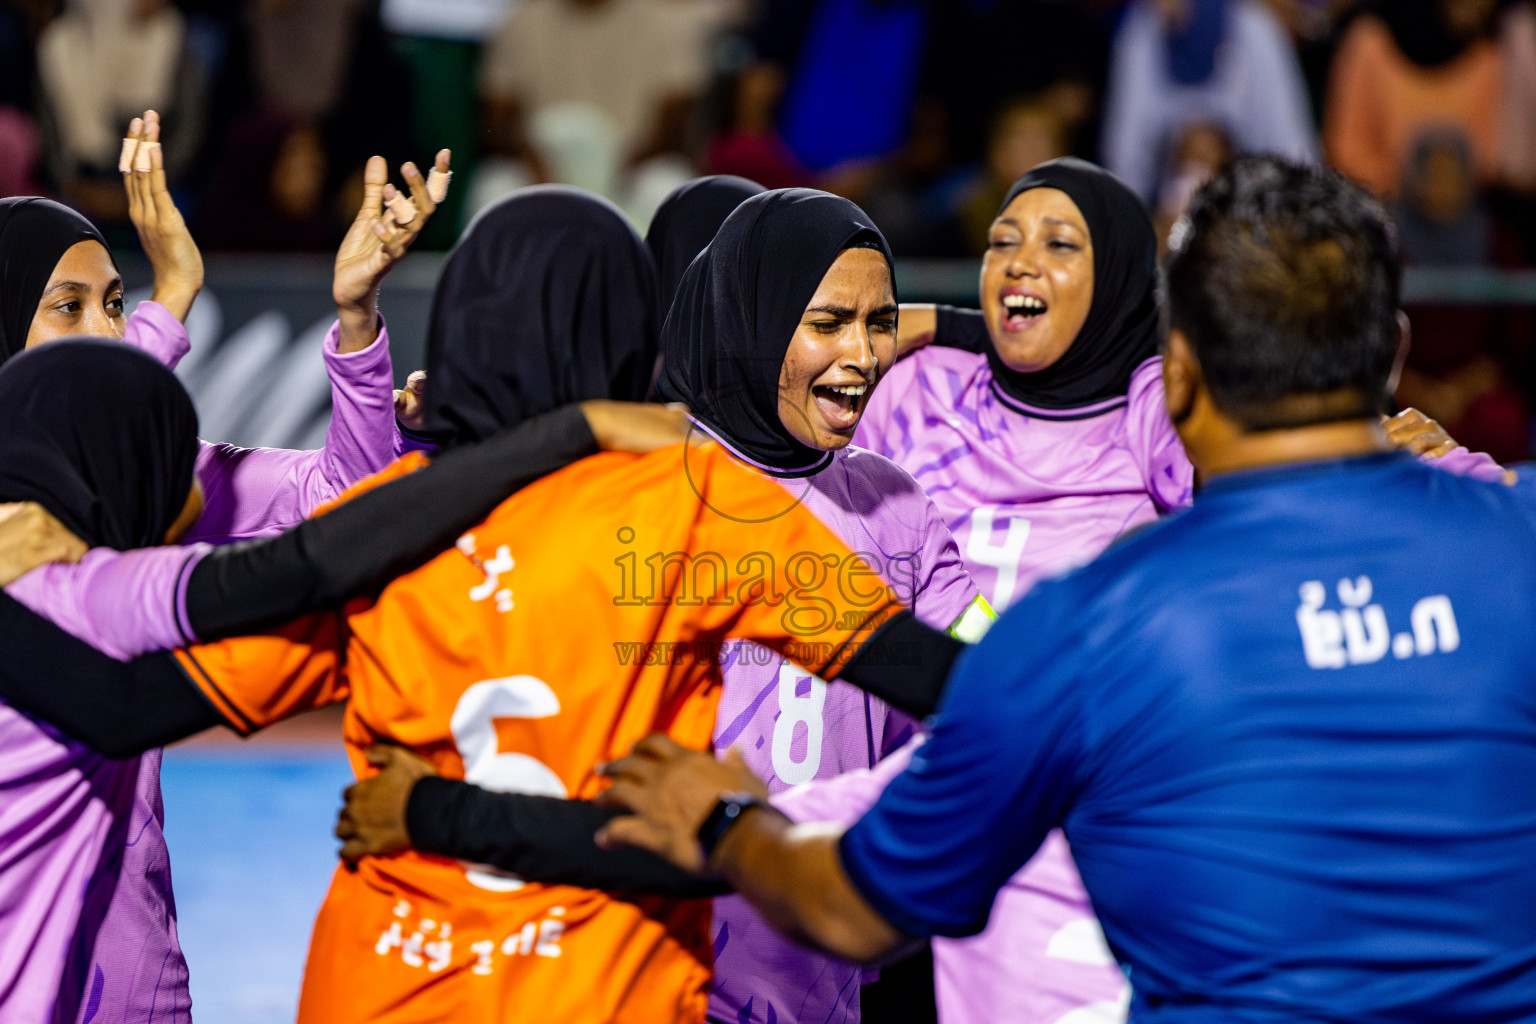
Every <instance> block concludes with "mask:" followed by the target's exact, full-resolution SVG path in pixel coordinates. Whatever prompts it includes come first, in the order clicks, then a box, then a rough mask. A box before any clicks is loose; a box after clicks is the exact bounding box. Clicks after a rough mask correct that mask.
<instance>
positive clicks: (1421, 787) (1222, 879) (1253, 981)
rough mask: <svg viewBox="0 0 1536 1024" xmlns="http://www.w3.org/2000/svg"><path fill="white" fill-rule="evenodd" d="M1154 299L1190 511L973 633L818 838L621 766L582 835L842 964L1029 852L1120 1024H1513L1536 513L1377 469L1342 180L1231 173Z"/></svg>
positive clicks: (1370, 220)
mask: <svg viewBox="0 0 1536 1024" xmlns="http://www.w3.org/2000/svg"><path fill="white" fill-rule="evenodd" d="M1167 275H1168V289H1167V291H1168V306H1169V309H1168V312H1169V323H1170V332H1169V337H1168V342H1167V351H1166V358H1165V363H1164V384H1165V387H1166V391H1167V398H1168V407H1169V410H1170V413H1171V415H1172V416H1173V419H1174V422H1175V424H1176V425H1177V426H1178V429H1179V433H1180V436H1181V437H1182V438H1183V440H1184V443H1185V447H1186V449H1187V450H1188V452H1189V455H1190V458H1191V459H1192V460H1193V461H1194V463H1195V466H1196V467H1197V469H1198V470H1199V472H1200V475H1201V478H1202V479H1203V481H1204V489H1203V490H1202V491H1201V493H1200V494H1199V496H1198V498H1197V499H1196V501H1195V504H1194V507H1193V509H1191V510H1190V511H1188V512H1187V513H1185V514H1183V515H1180V516H1177V517H1175V518H1173V519H1171V520H1168V521H1166V522H1164V523H1161V524H1159V525H1157V526H1155V527H1153V528H1151V529H1148V530H1146V531H1144V532H1142V533H1140V534H1139V535H1137V536H1135V537H1134V538H1131V539H1129V540H1126V541H1125V542H1123V543H1122V544H1120V545H1119V546H1117V547H1116V548H1113V549H1111V550H1110V551H1109V552H1107V553H1106V554H1105V555H1104V556H1103V557H1101V558H1099V559H1098V560H1097V561H1095V562H1093V563H1092V564H1090V565H1088V566H1086V567H1085V568H1083V569H1080V570H1078V571H1076V572H1074V573H1071V574H1069V575H1067V576H1064V577H1061V578H1059V579H1056V580H1053V581H1048V582H1045V583H1042V584H1041V585H1039V586H1038V587H1036V588H1035V589H1034V591H1033V592H1032V593H1031V594H1030V595H1028V596H1027V597H1025V598H1024V599H1023V600H1021V601H1020V602H1019V603H1018V604H1017V605H1015V606H1014V607H1013V608H1012V609H1011V610H1010V611H1009V612H1008V613H1007V614H1006V615H1004V616H1003V617H1002V618H1001V619H1000V620H999V621H998V623H997V624H996V626H994V627H993V629H992V632H991V633H990V634H989V635H988V636H987V638H986V639H985V640H984V641H983V642H982V643H981V644H980V645H979V646H978V647H976V648H975V649H974V650H973V651H971V652H970V653H968V654H967V655H965V656H964V657H963V660H962V661H961V662H960V664H959V665H958V667H957V669H956V671H955V674H954V676H953V678H952V679H951V682H950V684H949V686H948V688H947V690H946V693H945V696H944V699H943V701H942V703H941V705H940V710H939V713H938V715H937V716H936V718H935V719H934V721H933V730H932V738H931V739H930V740H929V741H928V743H927V744H926V745H925V746H923V747H922V748H921V749H920V750H919V751H918V753H917V755H916V756H915V757H914V759H913V762H912V764H911V767H910V768H909V769H908V770H907V771H906V772H905V774H903V775H901V776H899V777H898V778H897V779H896V780H895V781H894V782H893V783H892V784H891V785H890V787H889V788H888V789H887V790H886V791H885V793H884V794H883V796H882V797H881V798H880V800H879V802H878V803H877V804H876V805H875V807H874V808H873V809H872V810H871V811H870V812H869V814H868V815H867V816H865V817H864V818H863V819H862V820H861V821H859V822H858V823H857V824H855V825H854V826H853V827H852V828H850V829H848V830H847V831H846V833H843V834H841V835H839V834H838V830H836V829H832V828H828V827H820V828H816V827H801V828H796V827H792V826H791V825H789V823H788V822H787V821H786V820H784V819H783V818H782V817H780V816H778V815H777V814H776V813H774V812H772V811H771V810H767V809H765V808H763V807H762V806H761V805H760V804H759V803H757V802H756V800H755V798H754V797H752V796H750V795H748V794H750V793H751V792H753V791H754V790H755V785H754V780H752V779H751V778H750V776H748V775H746V774H745V772H744V770H743V769H742V768H741V767H740V762H739V761H737V760H735V759H727V760H726V761H725V762H715V761H713V760H712V759H710V758H708V757H707V756H705V755H699V754H695V753H692V752H687V751H682V750H681V749H679V748H677V747H676V746H675V745H673V744H670V743H668V742H666V741H664V740H661V739H655V738H653V739H651V740H647V741H645V743H643V744H641V745H640V746H639V747H638V748H637V749H636V751H635V753H634V754H632V755H631V756H630V757H628V758H625V759H624V760H623V761H620V762H617V763H616V764H615V765H613V766H611V768H610V773H611V774H613V775H614V777H615V779H616V782H615V785H614V787H613V789H612V791H611V799H613V800H615V801H617V802H619V803H622V804H625V805H626V806H629V807H630V808H632V809H634V810H636V811H637V812H639V813H638V814H636V815H635V816H632V817H627V818H620V819H617V820H616V821H615V822H614V823H613V824H612V825H610V826H609V827H608V829H607V830H606V832H605V834H604V835H602V836H601V837H600V838H601V839H602V841H604V842H606V843H612V842H621V841H622V842H633V843H636V844H638V845H642V846H646V847H649V848H650V849H652V850H655V851H656V852H659V853H662V854H664V855H666V856H668V857H670V858H671V859H673V860H674V861H676V862H677V863H679V864H682V865H683V866H685V867H692V868H694V869H705V868H707V869H708V870H710V871H713V872H715V873H717V874H719V875H721V876H723V877H724V878H725V879H726V880H727V881H729V882H730V883H732V884H733V885H734V886H735V887H736V888H737V889H738V890H739V891H741V892H742V893H743V894H745V895H746V896H747V897H748V898H749V899H751V900H752V901H753V902H754V903H756V904H757V905H758V906H759V907H760V908H761V909H762V910H763V911H764V913H765V914H766V915H767V916H768V917H769V918H770V919H771V920H773V921H774V923H775V924H777V925H779V926H780V927H781V928H783V929H784V930H786V931H788V932H790V933H791V934H794V935H797V936H799V937H801V938H803V939H804V940H806V941H808V942H812V943H815V944H817V945H820V946H822V947H824V948H826V949H829V950H831V951H833V952H835V953H838V954H841V955H843V956H847V957H850V958H856V959H863V960H874V959H878V958H881V957H884V956H888V955H890V954H891V953H892V952H893V951H896V950H898V949H900V948H901V947H902V946H904V945H905V944H906V943H907V942H909V941H910V940H911V939H912V938H914V937H922V936H930V935H950V936H962V935H970V934H974V933H976V932H978V931H980V930H981V929H982V927H983V926H984V925H985V923H986V919H987V914H988V911H989V910H990V907H991V904H992V899H993V896H994V895H995V894H996V892H997V889H998V888H999V886H1001V885H1002V883H1003V881H1004V880H1005V879H1007V878H1008V877H1009V876H1010V875H1012V874H1013V873H1014V871H1016V870H1017V869H1018V868H1019V867H1020V866H1021V865H1022V864H1023V863H1024V862H1025V861H1026V860H1028V859H1029V857H1030V856H1031V855H1032V854H1033V853H1034V851H1035V849H1036V847H1037V846H1038V845H1039V844H1040V842H1041V841H1042V839H1043V838H1044V837H1045V835H1046V833H1047V831H1048V830H1050V829H1051V828H1053V827H1056V826H1060V827H1062V828H1063V829H1064V830H1065V832H1066V836H1067V838H1068V840H1069V842H1070V843H1071V845H1072V851H1073V854H1074V856H1075V858H1076V860H1077V865H1078V867H1079V869H1080V870H1081V872H1082V876H1083V881H1084V882H1085V883H1086V885H1087V888H1088V892H1089V894H1090V895H1091V897H1092V898H1093V902H1094V906H1095V908H1096V909H1097V911H1098V913H1099V915H1100V917H1101V920H1102V923H1103V926H1104V932H1105V935H1106V937H1107V938H1108V940H1109V943H1110V945H1111V947H1112V948H1113V950H1114V951H1115V954H1116V955H1117V957H1118V958H1119V959H1120V961H1121V963H1122V964H1123V965H1125V967H1126V969H1127V971H1128V972H1129V974H1130V978H1131V982H1132V985H1133V988H1134V991H1135V995H1134V997H1133V1003H1132V1017H1133V1019H1143V1020H1152V1019H1156V1020H1168V1021H1179V1022H1206V1021H1210V1022H1216V1021H1222V1022H1227V1021H1254V1022H1271V1021H1272V1022H1279V1021H1303V1020H1305V1021H1317V1020H1328V1021H1351V1022H1355V1021H1359V1022H1365V1021H1394V1022H1399V1021H1442V1020H1443V1021H1456V1022H1470V1021H1512V1020H1529V1019H1532V1018H1536V511H1533V510H1536V505H1533V503H1532V502H1531V499H1530V497H1529V496H1528V495H1527V494H1526V493H1524V492H1525V490H1526V489H1525V488H1523V487H1516V488H1511V487H1506V486H1503V485H1500V484H1486V483H1478V482H1474V481H1470V480H1465V479H1461V478H1457V477H1454V476H1451V475H1449V474H1447V473H1443V472H1438V471H1435V470H1432V469H1427V468H1424V467H1422V466H1421V465H1419V464H1418V463H1417V462H1416V461H1415V460H1414V459H1413V458H1411V457H1410V456H1408V455H1407V454H1397V453H1392V452H1390V451H1389V450H1388V445H1387V443H1386V442H1385V440H1384V439H1383V438H1382V435H1381V432H1380V429H1379V427H1378V425H1377V424H1378V415H1377V414H1378V413H1379V412H1380V407H1381V405H1382V404H1383V402H1384V399H1385V396H1386V395H1387V394H1388V393H1389V381H1390V378H1391V376H1392V372H1393V366H1394V359H1395V357H1396V355H1397V353H1398V351H1399V349H1400V347H1401V346H1400V345H1399V340H1398V339H1399V336H1400V332H1399V328H1398V325H1397V319H1396V309H1397V302H1398V280H1399V274H1398V267H1397V263H1396V259H1395V255H1394V249H1393V240H1392V233H1391V229H1390V227H1389V226H1388V224H1387V221H1386V218H1385V215H1384V214H1383V212H1382V211H1381V208H1380V207H1379V205H1378V204H1377V203H1376V202H1375V200H1373V199H1371V198H1370V197H1368V196H1367V195H1366V194H1365V193H1364V192H1362V191H1361V190H1359V189H1358V188H1356V187H1355V186H1353V185H1351V184H1349V183H1348V182H1346V181H1345V180H1344V179H1343V178H1342V177H1340V176H1338V175H1336V174H1334V173H1333V172H1331V171H1327V170H1322V169H1317V168H1309V167H1302V166H1298V165H1292V164H1288V163H1285V162H1283V161H1280V160H1277V159H1273V158H1260V159H1247V160H1242V161H1239V162H1238V163H1237V164H1236V165H1235V166H1234V167H1232V168H1231V169H1230V170H1228V171H1227V172H1225V173H1223V174H1222V175H1220V176H1219V177H1218V178H1217V179H1216V180H1214V181H1213V182H1212V183H1211V184H1210V185H1208V186H1207V187H1206V188H1205V189H1204V190H1203V192H1202V193H1201V194H1200V195H1199V196H1198V197H1197V198H1196V200H1195V202H1194V203H1193V205H1192V207H1191V210H1190V213H1189V215H1188V218H1187V220H1186V221H1185V222H1183V223H1182V224H1181V225H1179V226H1178V227H1176V228H1175V231H1174V237H1173V241H1172V244H1171V257H1170V262H1169V266H1168V271H1167Z"/></svg>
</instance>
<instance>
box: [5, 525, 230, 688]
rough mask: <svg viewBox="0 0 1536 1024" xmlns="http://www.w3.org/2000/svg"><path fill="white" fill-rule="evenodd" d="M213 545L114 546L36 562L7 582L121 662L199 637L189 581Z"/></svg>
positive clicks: (10, 590)
mask: <svg viewBox="0 0 1536 1024" xmlns="http://www.w3.org/2000/svg"><path fill="white" fill-rule="evenodd" d="M208 551H209V547H208V545H206V544H191V545H188V546H186V547H163V548H142V549H140V550H137V551H114V550H112V549H111V548H92V549H91V550H90V551H88V552H86V555H85V557H84V558H82V559H81V560H80V561H79V562H78V563H76V564H74V565H65V564H62V563H54V564H52V565H44V566H40V567H39V568H36V569H33V570H32V571H31V572H29V573H27V574H26V575H25V576H23V577H21V578H20V579H18V580H16V581H15V582H14V583H12V584H11V585H10V586H8V587H6V588H5V592H6V593H7V594H9V595H10V596H11V597H13V598H15V599H16V600H17V601H20V602H21V603H22V604H24V605H26V606H27V607H28V608H30V609H31V610H32V611H34V612H36V613H37V614H39V615H41V616H43V617H44V618H46V619H48V620H49V621H51V622H53V624H54V625H56V626H58V627H59V628H60V629H62V630H64V631H65V632H67V633H69V634H71V635H73V636H75V637H78V638H79V639H81V640H84V641H85V642H86V643H88V644H90V645H91V646H92V647H94V648H96V649H97V650H99V651H101V652H102V653H103V654H106V655H108V656H110V657H113V658H116V659H117V660H118V661H127V660H129V659H130V658H136V657H138V656H139V655H141V654H148V653H150V652H151V651H163V650H169V649H171V648H174V647H182V646H185V645H186V644H187V643H189V642H191V641H192V639H193V637H192V631H191V628H190V627H189V626H188V625H187V622H186V608H185V605H186V587H187V580H188V578H189V577H190V576H191V575H192V567H193V566H195V565H196V564H197V563H198V561H199V560H200V559H201V558H202V557H203V556H204V555H205V554H207V553H208Z"/></svg>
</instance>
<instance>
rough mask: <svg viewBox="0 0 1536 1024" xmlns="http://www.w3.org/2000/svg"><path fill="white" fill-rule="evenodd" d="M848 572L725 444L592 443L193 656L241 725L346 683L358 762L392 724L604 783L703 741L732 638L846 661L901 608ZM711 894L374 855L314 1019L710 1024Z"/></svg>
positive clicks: (841, 558) (532, 779) (845, 559)
mask: <svg viewBox="0 0 1536 1024" xmlns="http://www.w3.org/2000/svg"><path fill="white" fill-rule="evenodd" d="M409 468H410V466H409V465H406V466H401V467H398V468H394V469H392V470H386V471H385V474H382V475H397V474H398V473H399V472H402V471H404V470H406V469H409ZM370 483H371V482H365V483H364V484H362V485H359V486H360V487H362V486H369V485H370ZM850 567H851V571H852V572H859V573H860V574H861V576H863V575H867V571H865V570H863V569H862V568H861V567H860V566H859V564H858V560H857V557H856V556H854V555H853V554H852V553H851V552H850V551H849V550H848V549H847V548H846V547H845V546H844V545H843V543H842V542H841V541H840V540H838V539H837V537H836V536H834V535H833V534H832V533H831V532H830V531H829V530H828V529H827V528H826V527H824V526H823V525H822V524H821V523H820V522H819V521H817V520H816V519H815V518H814V517H813V516H812V515H811V514H810V513H809V512H807V511H806V510H805V509H804V508H803V507H801V506H799V505H798V504H797V503H796V502H795V500H794V497H793V494H792V493H791V492H790V491H789V490H786V488H785V487H783V486H782V485H781V484H780V483H778V482H777V481H774V480H772V479H770V478H768V477H765V476H762V475H760V474H758V473H756V472H754V471H752V470H750V469H748V468H746V467H744V466H742V465H741V464H740V463H738V462H736V461H735V460H734V459H732V458H731V457H730V456H729V455H728V454H726V453H725V452H724V451H723V450H722V449H720V448H719V447H718V446H713V445H711V446H706V447H705V448H702V449H699V448H695V449H687V448H684V447H682V446H679V447H675V448H670V449H666V450H663V451H660V452H655V453H653V454H651V455H647V456H633V455H620V454H605V455H596V456H593V457H591V458H588V459H584V460H583V461H581V462H579V463H576V464H575V465H573V466H570V467H568V468H567V469H565V470H562V471H560V472H558V473H555V474H552V475H551V476H549V477H546V478H544V479H543V480H541V481H539V482H538V483H535V484H533V485H531V486H529V487H527V488H525V489H524V490H522V491H521V492H519V493H518V494H516V495H514V496H513V497H512V498H510V499H508V500H507V501H506V502H504V503H503V504H502V505H501V506H500V507H499V508H498V509H497V510H496V511H495V512H494V513H492V515H491V516H490V517H489V518H488V519H487V520H486V521H485V522H483V523H481V524H480V525H479V526H477V527H476V528H475V529H474V530H473V531H471V532H470V533H469V534H466V535H465V536H464V537H463V538H461V540H460V541H459V544H458V546H457V548H455V549H452V550H449V551H447V552H444V553H443V554H441V555H439V556H438V557H437V558H435V559H434V560H433V561H431V562H429V563H427V564H426V565H424V566H422V567H421V568H420V569H417V570H416V571H414V572H412V573H409V574H407V575H405V576H402V577H401V578H399V579H397V580H396V581H395V582H394V583H392V584H391V585H390V586H389V587H388V588H386V589H385V590H384V591H383V592H382V593H381V594H380V595H379V596H378V598H377V599H375V600H372V601H360V602H355V603H354V604H353V605H351V606H349V607H348V608H347V610H346V612H345V613H344V614H335V613H332V614H325V615H317V616H312V617H309V618H306V619H304V620H301V621H299V622H297V623H294V624H291V625H290V626H288V627H286V628H284V629H282V630H277V631H274V632H273V633H271V634H268V635H264V636H256V637H242V638H238V639H234V640H228V641H223V642H220V643H214V644H207V645H202V646H198V647H194V648H191V649H189V650H188V651H185V652H182V653H181V655H180V657H181V659H182V663H183V665H184V667H186V669H187V670H188V672H189V674H190V675H191V676H192V678H193V679H194V681H195V682H196V683H197V685H198V686H199V687H200V688H201V689H202V690H203V691H204V693H205V694H206V695H207V696H208V698H209V700H211V701H212V702H213V703H214V704H215V706H217V707H218V708H220V709H221V710H222V711H223V713H224V714H225V716H226V717H227V718H228V720H229V722H230V724H231V725H232V726H233V727H235V728H237V729H239V730H242V731H249V730H251V729H254V728H259V727H261V726H263V725H266V724H269V723H271V722H273V721H275V720H277V719H278V718H281V717H283V716H285V715H287V714H291V713H293V712H295V711H298V710H302V709H304V708H308V707H313V706H316V705H318V704H322V703H327V702H333V701H339V700H342V699H348V700H349V704H348V707H347V715H346V723H345V729H344V735H345V739H346V743H347V746H348V749H349V753H350V755H351V758H352V762H353V766H354V769H355V770H356V771H357V773H358V774H359V776H366V775H369V774H372V773H373V770H372V769H371V768H370V767H369V766H368V765H367V763H366V762H365V761H364V759H363V758H362V756H361V751H362V750H363V749H364V748H366V747H367V746H368V745H369V744H371V743H373V742H375V741H377V740H385V741H389V742H393V743H398V744H401V745H403V746H406V747H409V748H411V749H412V750H414V751H416V752H417V753H419V754H422V755H423V756H425V757H427V758H429V759H430V760H431V761H432V763H433V764H434V765H435V766H436V768H437V769H438V771H440V772H441V773H442V774H443V775H445V776H448V777H452V778H464V779H467V780H468V781H470V782H473V783H477V784H479V785H481V786H484V787H486V788H488V789H493V790H501V791H515V792H524V793H538V794H547V795H552V796H567V795H569V796H573V797H592V796H595V795H596V794H597V793H598V792H599V791H600V790H601V789H602V788H603V784H602V781H601V779H600V778H599V776H597V775H596V774H595V772H594V766H595V765H597V764H599V763H601V762H604V761H609V760H612V759H614V758H617V757H619V756H622V755H623V754H625V753H626V752H627V751H628V749H629V747H630V745H631V744H632V743H634V742H635V741H636V740H639V739H640V738H641V737H643V736H646V735H647V734H649V733H652V732H657V731H662V732H666V733H667V734H669V735H670V736H672V738H674V739H676V740H677V741H678V742H680V743H682V744H684V745H687V746H690V747H693V748H696V749H708V748H709V744H710V734H711V728H712V726H713V723H714V717H715V708H716V704H717V701H718V698H719V692H720V671H719V668H718V665H717V656H718V649H717V645H718V644H719V643H720V642H722V641H725V640H727V639H732V640H734V639H745V640H755V641H757V642H758V643H761V644H763V645H764V646H766V647H769V648H772V649H775V650H777V651H780V652H782V653H783V654H784V655H785V656H787V657H790V658H791V659H793V660H796V661H798V662H800V663H801V664H802V667H804V668H807V669H809V670H811V671H813V672H816V673H817V674H818V675H821V676H822V677H823V678H833V677H835V676H836V675H837V673H838V671H839V669H840V668H841V667H842V666H843V665H844V664H845V663H846V660H847V658H848V657H849V656H850V654H851V653H852V650H853V648H854V646H855V645H856V643H857V642H858V640H859V638H860V637H861V636H864V635H867V633H868V631H869V630H870V629H872V628H873V627H874V626H875V625H877V624H878V623H879V621H881V620H882V619H883V618H884V617H885V616H887V615H888V614H889V613H890V612H891V611H892V610H894V607H895V606H894V602H893V598H892V597H891V595H890V594H889V593H887V592H884V591H880V590H878V588H877V590H876V591H875V592H874V593H873V594H871V591H870V588H869V587H868V586H867V582H864V585H861V586H853V585H851V579H852V577H851V572H850ZM861 582H862V581H861ZM708 906H709V904H708V902H707V901H671V900H662V899H643V900H621V899H618V898H615V897H613V896H610V895H608V894H606V893H603V892H597V891H593V890H587V889H578V888H574V887H569V886H546V885H540V884H535V883H526V884H525V883H523V882H521V881H519V880H517V879H513V878H510V877H508V876H505V875H499V874H496V873H494V872H492V871H490V870H488V869H478V868H476V867H475V866H473V865H465V864H462V863H460V862H458V861H454V860H449V859H446V858H441V857H433V856H426V855H422V854H419V853H415V852H411V853H406V854H403V855H401V856H397V857H388V858H372V857H370V858H365V859H364V861H363V862H362V864H361V865H360V866H359V868H358V870H357V872H356V873H350V872H347V871H345V870H340V869H338V871H337V873H336V876H335V878H334V880H333V882H332V885H331V891H330V893H329V895H328V896H327V898H326V901H325V904H324V906H323V907H322V908H321V910H320V915H319V919H318V920H317V922H316V925H315V933H314V938H313V941H312V944H311V947H310V957H309V963H308V967H307V968H306V973H305V979H304V992H303V996H302V1001H301V1005H300V1010H299V1019H300V1021H301V1022H305V1024H308V1022H313V1024H321V1022H324V1024H338V1022H349V1021H358V1022H361V1021H368V1022H388V1024H405V1022H425V1021H450V1020H452V1021H475V1022H477V1024H478V1022H495V1021H509V1022H510V1021H522V1020H527V1019H533V1018H536V1019H539V1020H543V1021H549V1022H552V1024H555V1022H581V1024H586V1022H594V1024H595V1022H608V1021H622V1022H633V1024H665V1022H668V1021H679V1022H690V1024H697V1022H699V1021H702V1020H703V1018H704V1009H705V1004H706V999H707V988H708V982H709V978H710V971H711V955H710V948H709V927H708V926H709V918H708V913H709V911H708Z"/></svg>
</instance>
